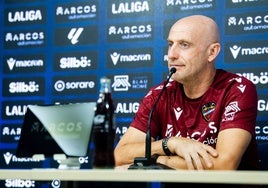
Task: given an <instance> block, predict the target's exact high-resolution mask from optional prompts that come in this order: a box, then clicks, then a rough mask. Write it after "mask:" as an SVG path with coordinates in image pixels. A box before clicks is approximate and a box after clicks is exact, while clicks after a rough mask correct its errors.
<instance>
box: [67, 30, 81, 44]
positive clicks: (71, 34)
mask: <svg viewBox="0 0 268 188" xmlns="http://www.w3.org/2000/svg"><path fill="white" fill-rule="evenodd" d="M83 31H84V28H82V27H79V28H78V29H77V28H72V29H71V31H70V32H69V34H68V39H69V40H71V43H72V44H76V43H78V38H79V37H80V35H81V33H82V32H83Z"/></svg>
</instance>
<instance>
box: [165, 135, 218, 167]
mask: <svg viewBox="0 0 268 188" xmlns="http://www.w3.org/2000/svg"><path fill="white" fill-rule="evenodd" d="M167 146H168V148H169V150H170V151H171V152H172V153H173V154H175V155H178V156H180V157H182V158H183V159H184V160H185V162H186V164H187V167H188V169H189V170H194V169H197V170H203V169H209V168H212V167H213V161H212V159H211V157H214V158H215V157H217V156H218V153H217V151H216V150H215V149H214V148H212V147H211V146H208V145H205V144H203V143H201V142H198V141H195V140H192V139H188V138H182V137H171V138H170V139H169V141H168V143H167Z"/></svg>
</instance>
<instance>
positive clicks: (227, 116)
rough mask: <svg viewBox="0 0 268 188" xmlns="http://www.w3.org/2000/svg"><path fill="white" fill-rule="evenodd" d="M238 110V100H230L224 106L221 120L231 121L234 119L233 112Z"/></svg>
mask: <svg viewBox="0 0 268 188" xmlns="http://www.w3.org/2000/svg"><path fill="white" fill-rule="evenodd" d="M239 111H240V108H239V106H238V102H237V101H234V102H230V103H229V104H228V106H226V107H225V112H224V118H223V120H222V121H232V120H234V117H235V114H236V113H237V112H239Z"/></svg>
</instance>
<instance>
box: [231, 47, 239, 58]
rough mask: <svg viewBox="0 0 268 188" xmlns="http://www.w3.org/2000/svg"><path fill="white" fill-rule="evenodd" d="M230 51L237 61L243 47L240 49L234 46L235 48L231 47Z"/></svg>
mask: <svg viewBox="0 0 268 188" xmlns="http://www.w3.org/2000/svg"><path fill="white" fill-rule="evenodd" d="M230 50H231V53H232V55H233V57H234V59H236V58H237V56H238V54H239V52H240V50H241V46H239V47H238V46H237V45H234V46H233V47H230Z"/></svg>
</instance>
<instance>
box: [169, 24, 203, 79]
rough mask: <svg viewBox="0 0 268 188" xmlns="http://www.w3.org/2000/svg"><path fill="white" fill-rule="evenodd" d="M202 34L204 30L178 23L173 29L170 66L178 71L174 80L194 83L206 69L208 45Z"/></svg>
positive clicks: (170, 41)
mask: <svg viewBox="0 0 268 188" xmlns="http://www.w3.org/2000/svg"><path fill="white" fill-rule="evenodd" d="M202 32H203V30H202V28H198V29H197V27H196V26H192V24H187V23H181V24H180V23H178V24H175V25H174V26H173V27H172V28H171V30H170V32H169V36H168V66H169V68H171V67H175V68H176V69H177V71H176V73H175V74H174V75H173V76H172V78H173V79H174V80H176V81H178V82H181V83H185V82H189V81H193V80H194V79H195V77H196V76H198V75H200V72H203V70H204V69H205V68H206V64H207V61H208V60H207V58H208V53H207V48H208V45H207V43H206V41H205V37H204V35H203V34H202ZM203 33H204V32H203Z"/></svg>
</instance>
